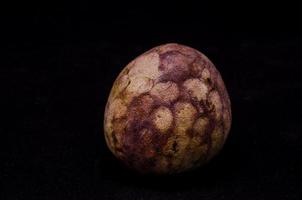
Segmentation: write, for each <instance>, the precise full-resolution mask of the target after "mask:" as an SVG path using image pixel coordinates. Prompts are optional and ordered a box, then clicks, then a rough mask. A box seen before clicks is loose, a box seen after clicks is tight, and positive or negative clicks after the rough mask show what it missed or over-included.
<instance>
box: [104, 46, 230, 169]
mask: <svg viewBox="0 0 302 200" xmlns="http://www.w3.org/2000/svg"><path fill="white" fill-rule="evenodd" d="M231 121H232V116H231V104H230V99H229V96H228V93H227V91H226V88H225V85H224V82H223V80H222V78H221V76H220V74H219V72H218V70H217V69H216V68H215V66H214V65H213V63H212V62H211V61H210V60H209V59H208V58H207V57H206V56H205V55H203V54H202V53H201V52H199V51H197V50H195V49H193V48H190V47H188V46H184V45H180V44H175V43H171V44H165V45H161V46H157V47H155V48H153V49H151V50H149V51H147V52H145V53H144V54H142V55H140V56H139V57H137V58H136V59H134V60H133V61H131V62H130V63H129V64H128V65H127V66H126V67H125V68H124V69H123V70H122V72H121V73H120V74H119V76H118V77H117V79H116V80H115V82H114V84H113V87H112V89H111V92H110V95H109V98H108V102H107V105H106V109H105V117H104V131H105V139H106V143H107V145H108V147H109V149H110V150H111V152H112V153H113V154H114V155H115V156H116V157H117V158H118V159H120V160H121V161H123V163H125V164H126V165H127V166H129V167H130V168H132V169H135V170H137V171H139V172H141V173H157V174H171V173H178V172H182V171H186V170H189V169H192V168H196V167H198V166H200V165H202V164H204V163H206V162H207V161H209V160H210V159H211V158H212V157H213V156H215V155H216V154H217V153H218V152H219V151H220V149H221V148H222V147H223V145H224V143H225V140H226V138H227V136H228V133H229V130H230V127H231Z"/></svg>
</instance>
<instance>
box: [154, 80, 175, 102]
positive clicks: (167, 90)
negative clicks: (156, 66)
mask: <svg viewBox="0 0 302 200" xmlns="http://www.w3.org/2000/svg"><path fill="white" fill-rule="evenodd" d="M150 94H151V95H152V96H154V97H156V98H158V99H159V100H161V101H163V102H165V103H170V102H172V101H174V100H175V99H176V98H177V97H178V95H179V90H178V87H177V84H176V83H174V82H172V81H168V82H164V83H157V84H156V85H155V86H154V87H153V88H152V89H151V91H150Z"/></svg>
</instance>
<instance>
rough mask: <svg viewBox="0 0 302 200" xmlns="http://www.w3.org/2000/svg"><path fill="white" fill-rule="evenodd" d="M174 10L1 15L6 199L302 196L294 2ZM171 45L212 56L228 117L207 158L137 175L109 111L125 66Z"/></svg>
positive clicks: (0, 177)
mask: <svg viewBox="0 0 302 200" xmlns="http://www.w3.org/2000/svg"><path fill="white" fill-rule="evenodd" d="M176 4H177V3H176ZM260 5H261V7H260ZM161 6H164V5H161ZM174 6H175V7H172V6H171V5H170V6H164V7H163V8H162V9H157V11H156V13H157V14H156V15H154V13H152V11H151V8H158V7H157V6H155V5H150V6H147V5H136V7H134V8H129V9H124V7H123V6H121V8H116V7H115V6H109V7H105V6H83V5H78V6H76V8H70V7H68V9H67V7H66V8H54V9H53V8H50V7H41V8H38V9H36V8H34V6H29V7H30V8H29V9H25V10H26V13H23V14H27V12H28V13H31V14H32V16H26V17H25V16H10V17H3V18H1V24H2V27H1V30H2V33H4V35H3V36H2V37H1V47H0V48H1V59H0V66H1V68H0V76H1V80H2V81H3V83H2V85H1V86H2V88H4V89H2V90H1V94H2V97H1V102H3V103H2V104H1V105H3V106H4V108H3V109H2V111H1V113H2V114H4V115H5V118H4V119H2V123H3V125H2V126H1V128H0V129H1V140H0V141H1V142H3V143H4V144H2V145H1V147H0V148H1V151H0V158H1V160H0V170H1V171H0V185H1V189H0V191H1V192H0V198H1V199H55V198H57V199H173V200H177V199H215V200H217V199H253V200H256V199H282V200H285V199H301V198H302V194H301V191H302V170H301V169H302V165H301V163H302V156H301V152H302V135H301V121H302V117H301V116H302V112H301V102H302V94H301V91H302V79H301V72H302V70H301V66H302V56H301V52H302V48H301V45H302V38H301V32H300V31H299V30H296V26H297V25H298V24H299V23H298V21H299V20H298V19H299V17H298V16H297V15H296V12H295V10H293V8H294V6H291V7H289V6H288V5H286V4H285V5H284V4H282V5H279V6H278V5H277V7H276V5H275V4H274V9H270V7H269V6H267V7H265V6H264V5H263V4H257V3H253V5H251V4H245V3H244V5H243V3H241V5H240V4H239V5H237V4H236V6H237V7H236V6H234V5H232V4H230V5H229V4H228V5H221V6H218V7H217V5H211V4H203V5H202V6H196V5H195V4H193V3H187V4H186V5H180V4H179V5H174ZM147 7H148V8H147ZM172 8H173V9H172ZM13 10H14V11H15V12H16V14H19V15H21V14H22V11H23V12H25V10H24V9H22V10H21V9H20V10H18V9H17V10H16V8H14V9H13ZM109 10H110V11H111V12H110V13H109V14H105V11H109ZM255 13H257V15H255ZM280 13H282V14H280ZM10 14H11V15H12V14H13V13H10ZM51 14H57V16H49V15H51ZM59 16H60V17H59ZM172 16H173V17H172ZM142 19H143V20H144V21H142ZM168 42H178V43H181V44H185V45H188V46H192V47H193V48H196V49H198V50H200V51H201V52H203V53H204V54H205V55H207V56H208V57H209V58H210V59H211V60H212V61H213V63H214V64H215V66H216V67H217V69H218V70H219V71H220V73H221V75H222V77H223V79H224V82H225V84H226V87H227V89H228V92H229V95H230V99H231V102H232V111H233V124H232V128H231V131H230V135H229V139H228V140H227V142H226V145H225V147H224V149H223V150H222V152H221V153H220V154H219V155H218V156H217V157H216V158H215V159H213V161H212V162H210V163H209V164H207V165H206V166H204V167H202V168H199V169H197V170H195V171H192V172H188V173H184V174H178V175H173V176H142V175H139V174H136V173H134V172H131V171H129V170H127V169H126V168H125V167H123V166H122V165H121V164H119V163H118V162H117V160H116V159H115V158H114V157H113V155H112V154H111V153H110V151H109V150H108V148H107V147H106V145H105V139H104V136H103V124H102V123H103V122H102V121H103V112H104V108H105V103H106V101H107V97H108V95H109V91H110V89H111V86H112V83H113V81H114V80H115V78H116V76H117V75H118V73H119V72H120V70H121V69H122V68H123V67H124V66H125V65H126V64H127V63H128V62H129V61H130V60H132V59H133V58H134V57H136V56H137V55H140V54H141V53H143V52H144V51H146V50H148V49H150V48H152V47H154V46H157V45H159V44H163V43H168ZM2 138H3V139H2Z"/></svg>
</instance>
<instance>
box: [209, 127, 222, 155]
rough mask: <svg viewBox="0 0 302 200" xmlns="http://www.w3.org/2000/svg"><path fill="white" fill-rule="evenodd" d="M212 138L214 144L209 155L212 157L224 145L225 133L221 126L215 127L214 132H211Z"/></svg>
mask: <svg viewBox="0 0 302 200" xmlns="http://www.w3.org/2000/svg"><path fill="white" fill-rule="evenodd" d="M211 140H212V146H211V150H210V155H209V156H210V158H212V157H213V156H215V155H216V154H217V153H218V152H219V150H220V149H221V148H222V146H223V143H224V134H223V129H222V127H221V126H217V127H215V129H214V131H213V133H212V134H211Z"/></svg>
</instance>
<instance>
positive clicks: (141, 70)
mask: <svg viewBox="0 0 302 200" xmlns="http://www.w3.org/2000/svg"><path fill="white" fill-rule="evenodd" d="M158 66H159V55H158V53H156V52H151V53H149V54H144V55H141V56H139V57H138V58H137V59H136V60H135V63H134V65H133V66H132V67H131V68H130V71H129V77H130V80H131V81H132V80H133V79H136V78H148V79H156V78H158V77H159V75H160V73H159V71H158Z"/></svg>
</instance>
